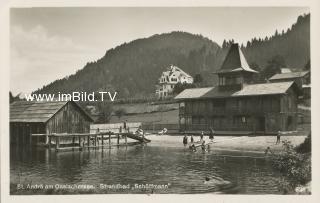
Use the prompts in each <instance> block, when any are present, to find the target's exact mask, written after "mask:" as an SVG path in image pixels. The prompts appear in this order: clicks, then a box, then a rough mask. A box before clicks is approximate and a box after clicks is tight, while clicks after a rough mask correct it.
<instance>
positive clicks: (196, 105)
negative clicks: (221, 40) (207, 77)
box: [175, 44, 299, 134]
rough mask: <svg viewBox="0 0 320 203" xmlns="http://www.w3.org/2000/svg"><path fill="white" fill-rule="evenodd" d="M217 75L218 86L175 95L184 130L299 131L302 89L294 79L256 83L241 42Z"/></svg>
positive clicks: (236, 45)
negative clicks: (253, 82)
mask: <svg viewBox="0 0 320 203" xmlns="http://www.w3.org/2000/svg"><path fill="white" fill-rule="evenodd" d="M215 74H217V75H218V78H219V83H218V85H217V86H216V87H208V88H194V89H186V90H184V91H183V92H181V93H180V94H179V95H177V96H176V97H175V99H176V100H177V101H178V102H179V125H180V130H181V131H197V130H209V129H210V128H212V129H214V130H216V131H248V132H259V133H266V134H268V133H271V134H272V133H277V132H278V131H294V130H296V123H297V102H298V94H299V88H298V87H297V85H296V84H295V83H294V82H292V81H291V82H290V81H289V82H275V83H263V84H252V81H253V80H252V79H253V77H255V75H256V74H257V71H255V70H253V69H251V68H250V67H249V65H248V63H247V61H246V59H245V57H244V55H243V53H242V51H241V49H240V48H239V45H238V44H233V45H231V47H230V49H229V51H228V53H227V55H226V57H225V60H224V62H223V64H222V66H221V68H220V70H218V71H217V72H215Z"/></svg>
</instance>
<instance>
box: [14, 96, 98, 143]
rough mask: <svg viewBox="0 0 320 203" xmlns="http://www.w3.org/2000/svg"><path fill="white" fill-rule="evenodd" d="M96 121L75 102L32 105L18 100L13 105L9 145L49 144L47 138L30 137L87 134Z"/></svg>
mask: <svg viewBox="0 0 320 203" xmlns="http://www.w3.org/2000/svg"><path fill="white" fill-rule="evenodd" d="M91 122H93V120H92V118H91V117H90V115H88V114H87V113H86V112H85V111H84V110H83V109H82V108H81V107H80V106H79V105H78V104H77V103H75V102H73V101H65V102H60V101H59V102H58V101H50V102H34V101H33V102H30V101H17V102H13V103H12V104H10V143H11V144H17V145H29V144H36V143H46V142H47V141H48V140H47V139H46V138H45V137H33V138H32V137H31V136H30V135H31V134H44V133H46V134H50V133H88V132H89V131H90V123H91Z"/></svg>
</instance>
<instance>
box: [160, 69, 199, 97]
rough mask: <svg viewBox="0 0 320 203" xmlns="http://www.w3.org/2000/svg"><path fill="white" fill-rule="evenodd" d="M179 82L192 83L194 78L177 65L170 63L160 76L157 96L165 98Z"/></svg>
mask: <svg viewBox="0 0 320 203" xmlns="http://www.w3.org/2000/svg"><path fill="white" fill-rule="evenodd" d="M177 83H181V84H184V83H187V84H192V83H193V78H192V77H191V76H190V75H189V74H187V73H186V72H184V71H183V70H182V69H180V68H178V67H177V66H174V65H170V67H168V68H167V70H166V71H164V72H163V73H162V74H161V77H160V78H159V84H158V85H157V89H156V95H157V97H158V98H165V97H167V96H168V95H170V94H171V93H172V91H173V89H174V87H175V85H176V84H177Z"/></svg>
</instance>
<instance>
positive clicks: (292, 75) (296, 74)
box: [269, 71, 309, 80]
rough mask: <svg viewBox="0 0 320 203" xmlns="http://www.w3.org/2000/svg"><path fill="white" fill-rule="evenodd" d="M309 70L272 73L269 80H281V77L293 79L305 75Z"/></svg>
mask: <svg viewBox="0 0 320 203" xmlns="http://www.w3.org/2000/svg"><path fill="white" fill-rule="evenodd" d="M308 73H309V71H301V72H291V73H278V74H275V75H273V76H272V77H271V78H270V79H269V80H281V79H294V78H300V77H304V76H305V75H307V74H308Z"/></svg>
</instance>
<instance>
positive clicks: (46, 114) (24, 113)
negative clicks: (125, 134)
mask: <svg viewBox="0 0 320 203" xmlns="http://www.w3.org/2000/svg"><path fill="white" fill-rule="evenodd" d="M66 103H68V101H48V102H47V101H46V102H40V101H16V102H14V103H12V104H10V122H28V123H32V122H40V123H45V122H47V121H48V120H49V119H50V118H51V117H52V116H53V115H54V114H55V113H57V112H58V111H59V110H60V109H61V108H62V107H63V106H64V105H65V104H66ZM74 103H75V102H74ZM75 104H76V103H75ZM76 105H77V104H76ZM77 106H78V105H77ZM78 107H79V106H78ZM79 108H80V109H81V107H79ZM81 111H83V113H84V114H86V116H88V117H89V119H91V120H92V118H91V117H90V116H89V115H88V114H87V113H86V112H85V111H84V110H83V109H81Z"/></svg>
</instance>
